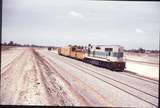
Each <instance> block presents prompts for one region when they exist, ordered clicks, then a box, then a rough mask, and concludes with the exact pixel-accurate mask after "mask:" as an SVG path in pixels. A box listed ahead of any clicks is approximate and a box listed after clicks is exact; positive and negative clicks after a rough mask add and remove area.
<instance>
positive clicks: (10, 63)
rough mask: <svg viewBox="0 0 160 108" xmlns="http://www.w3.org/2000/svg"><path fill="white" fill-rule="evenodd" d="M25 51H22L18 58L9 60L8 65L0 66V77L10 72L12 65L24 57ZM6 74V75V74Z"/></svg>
mask: <svg viewBox="0 0 160 108" xmlns="http://www.w3.org/2000/svg"><path fill="white" fill-rule="evenodd" d="M24 53H25V51H22V53H20V54H19V55H18V56H17V55H16V56H15V57H14V59H12V60H10V62H9V63H7V64H5V65H3V64H2V65H1V66H2V67H1V76H2V75H3V74H4V73H5V72H8V70H10V69H11V68H12V67H13V65H14V64H15V63H16V62H17V61H18V60H19V59H20V58H21V57H22V56H23V55H24ZM6 74H7V73H6Z"/></svg>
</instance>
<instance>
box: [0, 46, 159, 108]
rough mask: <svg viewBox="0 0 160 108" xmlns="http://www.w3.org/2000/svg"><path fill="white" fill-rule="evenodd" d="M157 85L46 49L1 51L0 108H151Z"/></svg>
mask: <svg viewBox="0 0 160 108" xmlns="http://www.w3.org/2000/svg"><path fill="white" fill-rule="evenodd" d="M9 52H10V53H9ZM158 83H159V82H158V81H155V80H152V79H147V78H145V77H141V76H136V75H133V74H130V73H126V72H115V71H110V70H108V69H104V68H99V67H96V66H93V65H90V64H87V63H84V62H82V61H77V60H74V59H71V58H67V57H64V56H59V55H58V54H55V53H53V52H50V51H47V50H46V49H31V48H21V49H18V50H17V49H15V50H8V52H7V51H4V52H3V51H2V62H1V104H9V105H14V104H21V105H22V104H23V105H63V106H66V105H67V106H71V105H73V106H108V107H111V106H112V107H140V108H141V107H147V108H152V107H153V108H154V107H158Z"/></svg>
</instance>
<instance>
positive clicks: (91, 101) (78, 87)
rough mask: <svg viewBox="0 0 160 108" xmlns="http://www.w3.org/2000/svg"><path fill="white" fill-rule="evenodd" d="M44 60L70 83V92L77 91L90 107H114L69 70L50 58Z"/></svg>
mask: <svg viewBox="0 0 160 108" xmlns="http://www.w3.org/2000/svg"><path fill="white" fill-rule="evenodd" d="M40 55H41V53H40ZM42 55H43V54H42ZM43 58H44V61H46V62H48V64H49V65H51V67H52V68H54V69H56V71H57V74H58V75H59V76H61V78H62V79H63V80H64V81H65V82H67V83H69V88H71V89H70V90H71V91H75V94H78V96H80V97H82V98H83V99H84V100H85V101H87V103H88V105H89V106H112V104H111V103H110V102H109V101H106V99H105V98H104V97H103V96H102V95H100V94H99V93H98V92H97V91H96V90H94V88H92V87H90V86H89V85H87V84H86V83H84V82H83V81H81V80H80V79H78V78H77V77H75V76H73V75H72V74H71V72H67V70H65V69H64V68H62V67H60V66H58V65H57V64H56V63H55V62H54V61H52V60H50V59H49V58H48V57H43ZM66 73H67V74H66ZM63 76H65V77H63ZM66 77H68V78H66Z"/></svg>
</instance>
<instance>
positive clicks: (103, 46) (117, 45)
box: [92, 45, 122, 47]
mask: <svg viewBox="0 0 160 108" xmlns="http://www.w3.org/2000/svg"><path fill="white" fill-rule="evenodd" d="M92 46H99V47H122V46H121V45H92Z"/></svg>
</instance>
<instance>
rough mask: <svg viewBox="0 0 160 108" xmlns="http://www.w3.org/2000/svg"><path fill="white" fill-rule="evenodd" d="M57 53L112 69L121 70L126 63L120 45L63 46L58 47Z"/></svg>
mask: <svg viewBox="0 0 160 108" xmlns="http://www.w3.org/2000/svg"><path fill="white" fill-rule="evenodd" d="M58 54H59V55H62V56H66V57H70V58H73V59H77V60H81V61H83V62H86V63H90V64H92V65H96V66H99V67H103V68H107V69H110V70H114V71H123V70H124V69H125V64H126V63H125V59H124V57H123V47H122V46H120V45H92V46H89V47H88V48H83V47H77V46H65V47H61V48H58Z"/></svg>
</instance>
